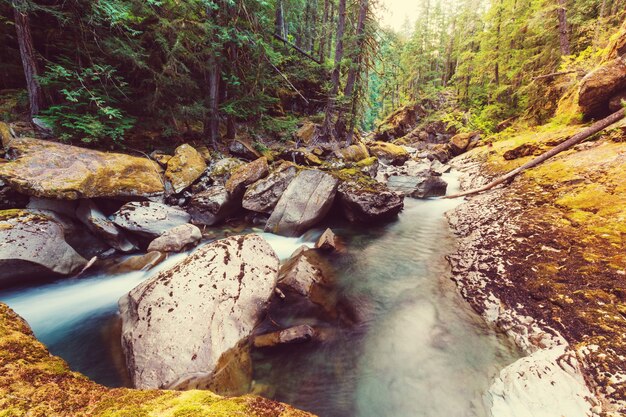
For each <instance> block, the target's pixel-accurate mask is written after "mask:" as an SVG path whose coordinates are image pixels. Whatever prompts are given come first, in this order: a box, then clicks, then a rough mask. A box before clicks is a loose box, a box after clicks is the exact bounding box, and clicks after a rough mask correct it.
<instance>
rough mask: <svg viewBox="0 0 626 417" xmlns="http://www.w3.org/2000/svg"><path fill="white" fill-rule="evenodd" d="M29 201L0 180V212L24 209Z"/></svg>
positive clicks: (25, 196)
mask: <svg viewBox="0 0 626 417" xmlns="http://www.w3.org/2000/svg"><path fill="white" fill-rule="evenodd" d="M29 200H30V198H29V197H28V196H27V195H24V194H22V193H19V192H17V191H15V190H14V189H13V188H11V187H9V186H8V185H6V184H5V183H4V181H2V180H0V210H9V209H20V208H24V207H26V205H27V204H28V201H29Z"/></svg>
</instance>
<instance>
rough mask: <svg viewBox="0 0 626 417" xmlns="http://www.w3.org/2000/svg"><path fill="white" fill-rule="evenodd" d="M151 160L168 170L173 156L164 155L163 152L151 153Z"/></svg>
mask: <svg viewBox="0 0 626 417" xmlns="http://www.w3.org/2000/svg"><path fill="white" fill-rule="evenodd" d="M150 158H152V159H153V160H155V161H156V162H157V163H158V164H159V165H161V166H162V167H163V168H167V163H168V162H169V161H170V159H172V155H167V154H164V153H163V152H161V151H153V152H152V153H150Z"/></svg>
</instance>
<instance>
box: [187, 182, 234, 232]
mask: <svg viewBox="0 0 626 417" xmlns="http://www.w3.org/2000/svg"><path fill="white" fill-rule="evenodd" d="M238 209H239V202H238V200H237V199H235V198H233V196H232V195H231V194H230V193H229V192H228V191H226V188H224V187H223V186H221V185H215V186H213V187H209V189H208V190H206V191H203V192H201V193H198V194H195V195H194V196H192V197H191V201H190V202H189V207H188V210H189V214H191V222H192V223H193V224H197V225H203V226H213V225H214V224H217V223H219V222H221V221H222V220H224V219H226V218H227V217H228V216H229V215H230V214H233V213H235V212H236V211H237V210H238Z"/></svg>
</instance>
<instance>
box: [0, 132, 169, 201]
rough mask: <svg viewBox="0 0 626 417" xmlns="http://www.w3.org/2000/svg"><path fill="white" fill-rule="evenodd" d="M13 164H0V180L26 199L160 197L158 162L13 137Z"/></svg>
mask: <svg viewBox="0 0 626 417" xmlns="http://www.w3.org/2000/svg"><path fill="white" fill-rule="evenodd" d="M8 152H9V154H10V155H11V156H12V158H13V159H14V160H12V161H11V162H8V163H4V164H0V179H2V180H3V181H5V182H6V183H7V184H8V185H9V186H10V187H11V188H13V189H14V190H16V191H19V192H20V193H22V194H27V195H30V196H36V197H43V198H54V199H64V200H76V199H79V198H95V197H106V198H119V199H128V198H138V197H153V196H157V195H161V194H162V193H163V191H164V187H163V178H162V176H161V172H162V169H161V167H160V166H159V164H157V163H156V162H154V161H152V160H150V159H147V158H138V157H135V156H129V155H124V154H119V153H109V152H100V151H94V150H91V149H85V148H78V147H75V146H70V145H63V144H60V143H56V142H50V141H45V140H38V139H13V140H12V141H11V142H10V144H9V147H8Z"/></svg>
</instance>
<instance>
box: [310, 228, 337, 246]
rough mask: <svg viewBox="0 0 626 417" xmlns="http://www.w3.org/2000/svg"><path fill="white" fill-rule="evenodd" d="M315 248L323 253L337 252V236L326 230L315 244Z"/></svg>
mask: <svg viewBox="0 0 626 417" xmlns="http://www.w3.org/2000/svg"><path fill="white" fill-rule="evenodd" d="M315 248H316V249H320V250H323V251H334V250H337V236H335V234H334V233H333V231H332V230H331V229H326V230H324V233H322V235H321V236H320V237H319V239H317V242H315Z"/></svg>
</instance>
